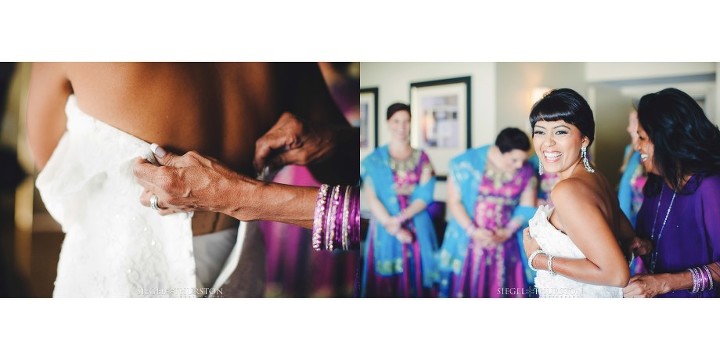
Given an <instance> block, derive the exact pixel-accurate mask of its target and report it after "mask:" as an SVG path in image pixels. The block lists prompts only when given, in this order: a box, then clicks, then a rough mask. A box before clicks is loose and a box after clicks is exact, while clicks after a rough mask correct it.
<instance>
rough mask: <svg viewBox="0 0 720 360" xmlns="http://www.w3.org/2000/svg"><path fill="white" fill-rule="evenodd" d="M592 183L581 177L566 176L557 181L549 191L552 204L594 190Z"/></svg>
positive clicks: (561, 202) (575, 197)
mask: <svg viewBox="0 0 720 360" xmlns="http://www.w3.org/2000/svg"><path fill="white" fill-rule="evenodd" d="M594 187H595V186H594V185H593V184H592V183H590V182H588V181H586V180H585V179H582V178H576V177H572V178H568V179H564V180H561V181H559V182H558V183H557V184H555V187H554V188H553V189H552V191H551V192H550V198H551V199H552V202H553V203H554V204H556V205H557V204H563V203H566V202H567V201H568V200H571V199H577V198H578V197H585V196H586V195H588V194H589V193H592V192H594Z"/></svg>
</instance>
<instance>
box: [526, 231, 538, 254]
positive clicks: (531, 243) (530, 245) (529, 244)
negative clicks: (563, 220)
mask: <svg viewBox="0 0 720 360" xmlns="http://www.w3.org/2000/svg"><path fill="white" fill-rule="evenodd" d="M523 247H524V248H525V255H527V256H530V254H532V253H534V252H535V250H538V249H540V245H539V244H538V243H537V241H536V240H535V239H534V238H533V237H532V236H531V235H530V228H525V230H524V231H523Z"/></svg>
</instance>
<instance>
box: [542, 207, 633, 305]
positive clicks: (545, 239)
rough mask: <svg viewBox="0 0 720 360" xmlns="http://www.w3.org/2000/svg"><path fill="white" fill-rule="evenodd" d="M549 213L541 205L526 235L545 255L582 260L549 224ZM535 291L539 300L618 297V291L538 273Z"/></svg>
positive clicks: (619, 289)
mask: <svg viewBox="0 0 720 360" xmlns="http://www.w3.org/2000/svg"><path fill="white" fill-rule="evenodd" d="M552 211H553V209H552V208H550V206H548V205H541V206H540V207H539V208H538V210H537V211H536V212H535V215H534V216H533V217H532V219H530V222H529V224H530V235H532V237H533V238H535V240H536V241H537V242H538V244H539V245H540V247H541V248H542V249H543V251H545V252H546V253H548V254H551V255H553V256H559V257H564V258H571V259H584V258H585V255H584V254H583V253H582V251H580V249H578V247H577V246H575V243H573V242H572V240H570V238H569V237H568V236H567V235H565V234H564V233H562V232H561V231H560V230H558V229H556V228H555V227H554V226H553V225H552V224H551V223H550V221H549V219H550V215H551V214H552ZM535 287H536V288H537V290H538V293H539V295H540V297H586V298H601V297H622V295H623V294H622V288H619V287H615V286H601V285H592V284H586V283H581V282H578V281H575V280H572V279H568V278H566V277H564V276H562V275H559V274H555V275H552V274H550V272H548V271H545V270H539V271H538V272H537V275H536V276H535Z"/></svg>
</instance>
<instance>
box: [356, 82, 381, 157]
mask: <svg viewBox="0 0 720 360" xmlns="http://www.w3.org/2000/svg"><path fill="white" fill-rule="evenodd" d="M377 102H378V88H376V87H374V88H365V89H360V159H362V158H364V157H365V156H367V155H368V154H370V153H371V152H372V151H373V150H375V148H376V147H377V146H378V144H377V142H378V104H377Z"/></svg>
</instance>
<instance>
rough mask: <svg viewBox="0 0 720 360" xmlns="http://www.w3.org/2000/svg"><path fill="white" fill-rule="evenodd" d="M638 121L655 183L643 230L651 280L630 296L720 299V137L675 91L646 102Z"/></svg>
mask: <svg viewBox="0 0 720 360" xmlns="http://www.w3.org/2000/svg"><path fill="white" fill-rule="evenodd" d="M638 118H639V120H640V124H639V126H638V136H639V144H638V145H637V148H636V149H637V150H638V151H639V152H640V161H641V162H642V165H643V166H644V167H645V169H646V170H647V172H648V180H647V184H646V185H645V188H644V195H645V200H644V202H643V205H642V207H641V208H640V212H639V213H638V217H637V229H636V232H637V235H638V236H639V237H642V238H644V239H645V240H643V241H642V245H643V246H642V247H641V249H642V252H641V253H645V254H646V255H648V257H649V258H648V259H647V261H645V264H646V265H647V266H648V270H649V272H650V274H646V275H637V276H634V277H632V278H631V279H630V283H629V284H628V286H627V287H626V288H625V289H624V296H625V297H720V292H719V291H718V285H720V284H718V281H720V195H719V194H720V131H718V128H717V126H716V125H714V124H713V123H712V122H710V120H708V118H707V117H706V116H705V113H704V112H703V110H702V108H701V107H700V106H699V105H698V104H697V103H696V102H695V100H693V98H692V97H690V96H689V95H687V94H686V93H684V92H682V91H680V90H677V89H672V88H669V89H665V90H662V91H659V92H657V93H653V94H648V95H645V96H643V97H642V98H641V99H640V103H639V105H638ZM647 239H650V240H649V241H648V240H647Z"/></svg>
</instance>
